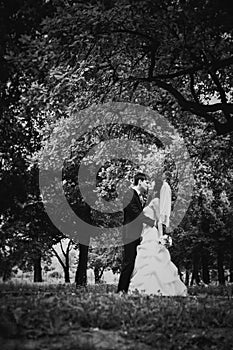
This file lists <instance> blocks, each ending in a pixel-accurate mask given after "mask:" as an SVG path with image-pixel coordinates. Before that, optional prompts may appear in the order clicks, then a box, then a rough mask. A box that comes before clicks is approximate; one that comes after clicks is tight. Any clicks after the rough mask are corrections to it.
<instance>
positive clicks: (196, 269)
mask: <svg viewBox="0 0 233 350" xmlns="http://www.w3.org/2000/svg"><path fill="white" fill-rule="evenodd" d="M192 260H193V261H192V263H193V269H192V279H191V283H190V284H191V286H192V285H193V283H194V282H196V284H197V285H199V284H200V276H199V260H200V257H199V253H198V248H195V250H194V252H193V259H192Z"/></svg>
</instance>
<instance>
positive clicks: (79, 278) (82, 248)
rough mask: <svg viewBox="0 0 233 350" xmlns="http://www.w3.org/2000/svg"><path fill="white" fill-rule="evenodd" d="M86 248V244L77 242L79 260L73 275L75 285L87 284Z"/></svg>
mask: <svg viewBox="0 0 233 350" xmlns="http://www.w3.org/2000/svg"><path fill="white" fill-rule="evenodd" d="M88 248H89V247H88V246H87V245H83V244H81V243H80V244H79V261H78V267H77V271H76V275H75V283H76V286H86V284H87V260H88Z"/></svg>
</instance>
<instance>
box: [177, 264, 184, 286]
mask: <svg viewBox="0 0 233 350" xmlns="http://www.w3.org/2000/svg"><path fill="white" fill-rule="evenodd" d="M177 269H178V275H179V277H180V280H181V281H182V282H184V281H183V275H182V272H181V271H180V268H179V266H177Z"/></svg>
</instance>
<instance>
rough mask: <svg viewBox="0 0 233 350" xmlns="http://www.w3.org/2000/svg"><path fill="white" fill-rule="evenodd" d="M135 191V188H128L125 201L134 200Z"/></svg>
mask: <svg viewBox="0 0 233 350" xmlns="http://www.w3.org/2000/svg"><path fill="white" fill-rule="evenodd" d="M134 195H135V191H134V189H133V188H128V189H127V190H126V192H125V194H124V199H128V198H133V196H134Z"/></svg>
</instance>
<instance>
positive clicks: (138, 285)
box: [129, 198, 187, 296]
mask: <svg viewBox="0 0 233 350" xmlns="http://www.w3.org/2000/svg"><path fill="white" fill-rule="evenodd" d="M152 202H153V203H152ZM152 202H151V203H152V204H149V206H147V207H146V208H144V213H145V214H146V215H147V216H149V217H151V218H152V219H155V218H156V217H157V216H158V210H159V199H158V198H155V199H154V200H153V201H152ZM135 290H137V291H138V292H141V293H145V294H154V295H162V296H186V295H187V288H186V286H185V285H184V283H183V282H182V281H181V280H180V278H179V275H178V269H177V267H176V266H175V265H174V264H173V262H172V261H171V256H170V253H169V251H168V249H167V248H166V247H164V246H163V245H162V244H159V231H158V230H157V229H156V228H155V227H150V226H148V225H145V224H144V226H143V231H142V241H141V243H140V245H139V246H138V247H137V256H136V260H135V265H134V271H133V274H132V277H131V281H130V286H129V292H133V291H135Z"/></svg>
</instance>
